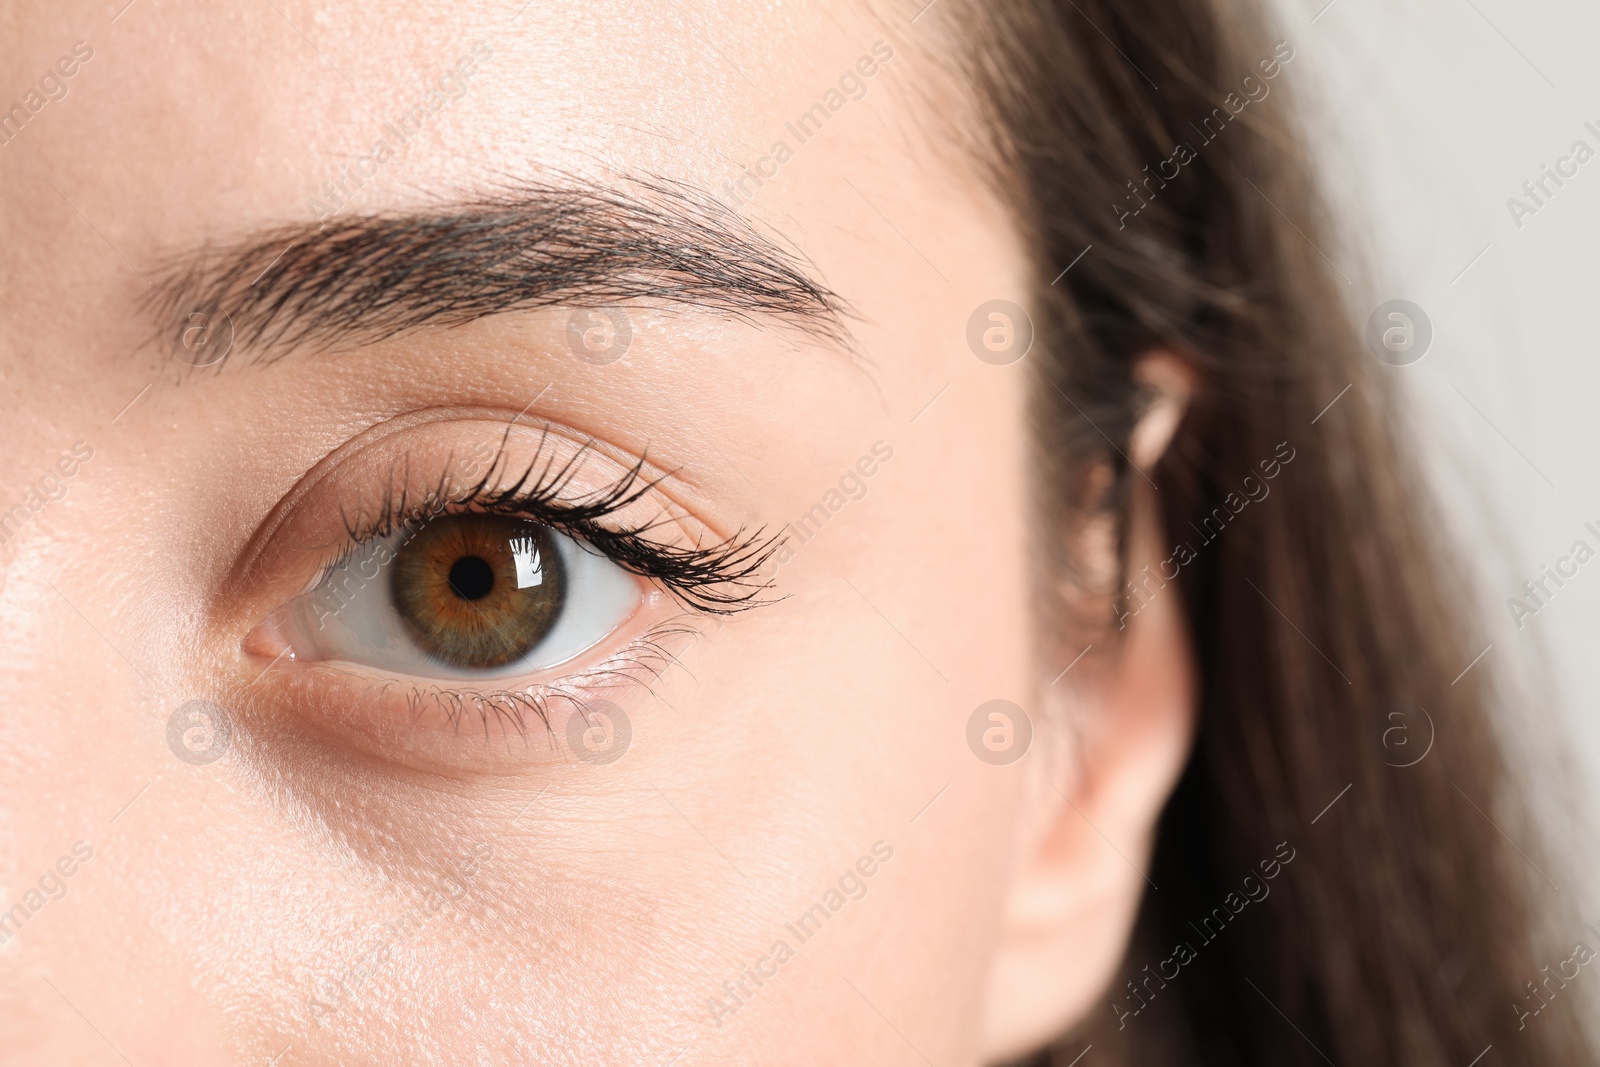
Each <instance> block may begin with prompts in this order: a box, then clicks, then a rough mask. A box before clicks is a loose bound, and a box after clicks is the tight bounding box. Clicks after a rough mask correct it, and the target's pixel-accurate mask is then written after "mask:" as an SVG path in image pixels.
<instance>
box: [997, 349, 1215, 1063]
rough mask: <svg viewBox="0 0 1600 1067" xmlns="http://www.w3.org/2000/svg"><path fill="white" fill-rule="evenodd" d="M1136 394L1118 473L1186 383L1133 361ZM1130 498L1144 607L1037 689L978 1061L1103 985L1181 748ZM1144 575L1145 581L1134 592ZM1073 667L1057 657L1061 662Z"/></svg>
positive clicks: (1027, 1045) (1184, 745)
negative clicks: (1038, 733) (1011, 872)
mask: <svg viewBox="0 0 1600 1067" xmlns="http://www.w3.org/2000/svg"><path fill="white" fill-rule="evenodd" d="M1135 378H1136V380H1138V381H1139V382H1140V384H1141V385H1143V386H1144V387H1145V388H1146V389H1147V390H1148V391H1149V392H1150V393H1151V394H1152V395H1153V397H1154V399H1153V400H1152V402H1151V403H1150V404H1149V406H1148V407H1147V408H1146V411H1145V414H1144V415H1143V416H1142V417H1141V419H1140V422H1139V423H1138V425H1137V426H1136V428H1135V430H1134V432H1133V434H1132V436H1131V438H1130V442H1129V445H1130V447H1129V459H1130V461H1131V462H1132V463H1133V464H1134V466H1135V467H1137V468H1140V469H1141V470H1148V469H1151V468H1153V467H1154V465H1155V463H1156V461H1157V460H1158V459H1159V458H1160V456H1161V454H1162V452H1163V451H1165V449H1166V447H1167V444H1168V443H1169V442H1170V441H1171V439H1172V436H1173V434H1174V432H1175V431H1176V430H1177V426H1178V423H1179V422H1180V421H1181V419H1182V416H1183V411H1184V409H1185V407H1186V405H1187V402H1188V398H1189V396H1190V394H1191V392H1192V389H1193V384H1194V378H1193V376H1192V373H1191V372H1190V371H1189V370H1188V368H1187V367H1186V366H1185V365H1184V364H1183V363H1182V362H1181V361H1179V360H1178V359H1177V358H1176V357H1174V356H1172V355H1170V354H1167V353H1154V354H1152V355H1150V356H1147V357H1145V358H1144V359H1143V360H1141V362H1140V364H1139V367H1138V369H1137V371H1136V374H1135ZM1133 494H1134V495H1133V500H1132V507H1131V514H1130V516H1129V522H1130V528H1129V531H1128V532H1129V540H1128V545H1129V555H1130V558H1129V572H1130V576H1136V575H1137V576H1139V577H1140V580H1141V581H1143V582H1145V587H1146V593H1145V594H1144V598H1143V601H1142V606H1141V607H1140V608H1139V610H1138V611H1137V613H1130V614H1128V615H1125V616H1124V617H1123V620H1122V621H1123V623H1124V626H1125V628H1124V629H1122V630H1121V631H1118V630H1116V629H1115V628H1113V629H1112V630H1111V631H1110V636H1109V637H1102V638H1099V639H1097V640H1096V642H1095V647H1094V648H1093V650H1092V654H1091V656H1092V658H1091V657H1086V658H1085V660H1084V661H1083V663H1081V664H1079V666H1078V667H1077V668H1076V669H1075V670H1073V671H1072V672H1070V673H1068V674H1066V675H1064V676H1062V677H1061V678H1060V679H1058V681H1057V683H1056V684H1055V685H1053V686H1051V687H1049V688H1050V689H1051V690H1054V691H1053V692H1050V693H1047V702H1048V703H1050V704H1054V705H1059V706H1057V707H1055V708H1053V709H1052V710H1053V711H1055V712H1057V713H1058V714H1056V715H1055V716H1054V719H1055V721H1054V727H1055V729H1056V731H1057V733H1058V735H1059V736H1058V737H1057V738H1055V739H1054V740H1055V742H1056V743H1054V744H1050V745H1041V746H1039V749H1040V752H1041V755H1043V756H1044V757H1045V758H1043V759H1041V760H1040V761H1039V764H1038V766H1037V767H1036V768H1035V769H1034V774H1035V779H1036V780H1035V781H1034V782H1033V783H1032V787H1031V788H1030V791H1029V793H1030V800H1029V801H1028V802H1027V803H1028V804H1029V809H1028V810H1026V811H1024V812H1023V818H1024V820H1025V827H1024V831H1023V834H1022V839H1023V848H1022V851H1021V853H1020V855H1019V860H1018V869H1017V872H1016V874H1015V877H1014V879H1013V882H1012V885H1011V888H1010V891H1009V893H1008V895H1007V898H1006V901H1005V913H1004V917H1003V921H1002V931H1001V940H1000V944H999V947H998V950H997V952H996V954H995V958H994V961H993V968H992V971H991V974H990V980H989V988H988V994H987V998H988V999H987V1005H986V1012H985V1040H984V1051H985V1056H986V1059H988V1060H990V1061H995V1060H1002V1059H1005V1058H1008V1057H1013V1056H1017V1055H1020V1054H1023V1053H1025V1052H1028V1051H1030V1050H1033V1049H1037V1048H1039V1047H1040V1046H1042V1045H1045V1044H1047V1043H1048V1042H1049V1041H1050V1040H1051V1039H1053V1038H1055V1037H1057V1036H1059V1035H1060V1034H1061V1033H1062V1032H1063V1031H1064V1030H1066V1029H1067V1028H1068V1027H1069V1026H1071V1025H1072V1024H1073V1023H1074V1022H1076V1021H1077V1020H1079V1019H1081V1018H1082V1017H1083V1016H1084V1014H1085V1013H1086V1012H1088V1011H1089V1010H1090V1009H1091V1007H1092V1005H1093V1002H1094V999H1095V997H1096V996H1097V995H1098V994H1099V993H1100V992H1101V991H1102V990H1104V989H1105V988H1106V987H1107V985H1109V984H1110V983H1111V981H1112V979H1113V977H1114V971H1115V969H1116V967H1117V965H1118V963H1120V962H1121V960H1122V958H1123V954H1124V952H1125V950H1126V946H1127V941H1128V937H1129V934H1130V932H1131V930H1132V927H1133V922H1134V918H1135V916H1136V914H1137V912H1138V907H1139V900H1140V897H1141V896H1142V895H1143V893H1144V891H1145V889H1146V888H1147V886H1148V885H1149V881H1148V879H1147V877H1146V872H1147V871H1148V869H1149V859H1150V854H1151V848H1152V845H1153V842H1154V837H1155V828H1156V821H1157V818H1158V817H1159V815H1160V813H1161V809H1162V807H1163V806H1164V805H1165V803H1166V800H1167V797H1168V796H1169V795H1170V794H1171V792H1172V790H1173V788H1174V787H1175V786H1176V784H1177V780H1178V777H1179V775H1180V774H1181V773H1182V770H1183V766H1184V763H1185V762H1186V760H1187V758H1188V754H1189V749H1190V746H1191V743H1192V741H1193V737H1194V728H1195V703H1196V683H1195V667H1194V661H1193V651H1192V647H1191V643H1190V636H1189V633H1188V629H1187V625H1186V623H1185V621H1184V613H1183V610H1182V604H1181V602H1180V600H1179V592H1178V587H1177V586H1176V585H1175V584H1173V583H1171V582H1170V581H1166V582H1163V580H1162V579H1161V578H1160V577H1159V574H1160V569H1159V568H1160V564H1161V563H1162V562H1163V561H1165V560H1167V558H1168V555H1169V553H1170V551H1171V546H1163V545H1162V523H1161V514H1160V501H1159V500H1158V498H1157V495H1156V492H1155V490H1154V488H1153V487H1152V486H1151V485H1150V484H1149V483H1148V482H1146V481H1145V480H1144V479H1143V478H1136V479H1135V486H1134V489H1133ZM1088 541H1089V542H1090V543H1092V544H1101V545H1114V544H1115V543H1116V539H1115V538H1114V537H1110V536H1103V537H1091V538H1089V539H1088ZM1108 551H1114V550H1109V549H1108ZM1106 562H1109V561H1106ZM1146 564H1149V567H1150V571H1149V573H1150V574H1151V575H1158V577H1156V578H1153V579H1149V578H1146V576H1145V574H1144V572H1143V568H1144V566H1145V565H1146ZM1170 568H1171V565H1170V564H1169V565H1168V573H1169V574H1170V573H1171V569H1170ZM1091 614H1093V613H1091ZM1113 639H1115V640H1114V641H1113ZM1102 643H1104V644H1105V645H1107V646H1110V645H1112V644H1113V643H1114V644H1115V647H1104V648H1102V647H1101V645H1102ZM1043 647H1051V643H1050V642H1048V641H1046V642H1044V643H1043ZM1080 651H1082V647H1081V646H1080V647H1078V648H1071V649H1063V650H1062V655H1063V659H1062V660H1061V662H1066V661H1067V660H1068V659H1070V658H1071V657H1072V656H1075V655H1077V654H1078V653H1079V652H1080ZM1086 668H1087V669H1086ZM1062 690H1065V692H1063V691H1062Z"/></svg>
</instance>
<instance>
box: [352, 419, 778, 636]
mask: <svg viewBox="0 0 1600 1067" xmlns="http://www.w3.org/2000/svg"><path fill="white" fill-rule="evenodd" d="M510 435H511V427H509V426H508V427H507V428H506V433H505V435H504V436H502V438H501V440H500V447H499V449H498V450H497V451H496V453H495V456H494V458H493V460H491V462H490V463H489V468H488V470H487V472H485V474H484V475H483V477H482V478H480V479H479V480H478V481H477V482H476V483H475V484H473V485H471V486H469V487H468V488H467V489H465V490H463V491H458V492H456V493H451V492H450V491H449V490H448V488H447V487H448V485H449V483H450V481H451V472H450V471H449V470H446V471H445V472H444V473H443V474H441V476H440V478H439V482H438V483H437V484H436V485H435V486H434V488H432V489H430V490H428V491H427V493H426V494H424V495H423V496H421V497H420V498H418V497H414V496H413V495H412V493H411V490H410V489H409V487H408V486H409V483H408V481H407V480H406V479H402V480H401V484H402V486H403V488H402V489H401V490H400V491H399V492H398V493H396V492H395V491H394V479H393V478H391V479H390V482H389V486H388V488H387V489H386V490H385V494H384V498H383V501H382V504H381V505H380V507H379V509H378V512H377V514H376V515H375V516H374V517H373V518H371V519H369V520H366V521H362V522H353V521H352V520H351V518H350V516H349V515H348V514H344V513H343V512H342V511H341V515H342V518H343V519H344V526H345V533H346V534H347V536H348V537H349V543H348V544H347V545H346V546H345V549H344V550H343V551H342V552H340V553H339V555H338V557H337V558H336V559H334V560H333V561H332V562H331V563H330V564H329V566H328V567H327V570H326V572H325V573H331V572H332V571H333V570H335V569H336V568H337V567H338V566H339V565H340V564H341V563H343V562H345V561H347V560H348V559H349V558H350V556H351V555H353V554H354V553H355V552H356V551H358V550H359V549H360V547H361V546H362V545H364V544H366V543H367V542H368V541H371V540H372V539H373V538H377V537H384V536H387V535H388V534H390V533H392V532H394V531H395V530H397V529H400V528H403V527H407V526H412V525H414V524H416V525H420V524H421V523H424V522H426V521H428V520H429V519H433V518H437V517H439V516H441V515H446V514H453V513H454V514H459V513H463V512H471V511H482V512H486V513H489V514H496V515H508V516H514V517H519V518H526V519H530V520H532V521H535V522H538V523H541V524H543V525H545V526H549V527H551V528H552V529H556V530H560V531H561V532H563V533H565V534H568V535H570V536H572V537H573V538H575V539H576V540H578V541H579V542H580V543H581V544H585V545H588V546H592V547H593V549H594V550H595V551H597V552H599V553H600V554H601V555H603V556H605V557H606V558H607V559H610V560H611V561H612V562H614V563H616V564H617V565H618V566H620V567H622V568H623V569H625V570H628V571H632V572H633V573H634V574H638V575H641V576H642V577H645V578H649V579H652V580H654V581H656V582H659V583H660V584H661V585H662V586H663V587H665V588H666V589H667V591H668V592H670V593H671V594H672V595H673V596H675V597H676V598H677V599H678V600H679V601H680V602H681V603H683V604H684V605H685V606H686V607H689V608H692V609H694V610H697V611H701V612H706V613H709V614H714V615H729V614H733V613H734V612H738V611H743V610H745V609H747V608H751V607H756V606H758V605H759V604H761V603H764V602H765V601H761V600H758V599H757V598H758V597H760V595H761V594H762V593H763V592H765V591H766V590H767V589H769V588H771V584H772V583H771V582H770V581H769V580H765V579H762V578H761V577H760V575H761V571H762V570H763V569H764V568H765V567H766V564H767V563H768V561H769V560H771V558H772V556H773V554H774V553H775V552H777V551H778V549H779V547H780V546H781V545H782V543H783V539H784V534H783V533H782V532H781V531H780V532H779V533H777V534H774V535H772V536H770V537H769V536H766V533H765V527H761V528H758V529H756V530H755V531H753V532H747V531H746V530H745V529H744V528H743V527H741V528H740V529H739V531H738V532H737V533H735V534H733V535H732V536H730V537H728V538H726V539H725V540H722V541H719V542H718V543H716V544H713V545H701V544H699V543H698V542H697V543H696V544H695V545H694V546H693V547H680V546H676V545H668V544H662V543H660V542H658V541H653V540H651V539H650V538H649V537H647V536H646V535H647V534H648V533H649V532H650V531H651V530H653V529H655V528H656V527H658V526H661V525H664V524H668V523H670V519H666V518H663V519H660V520H656V521H652V522H647V523H644V524H642V525H637V526H631V527H624V528H621V529H617V528H614V527H612V526H609V525H607V524H606V523H605V522H604V521H603V520H604V519H605V518H606V517H607V516H610V515H613V514H615V513H617V512H619V511H622V510H624V509H625V508H628V507H629V506H631V505H633V504H635V503H637V502H638V501H639V500H641V499H642V498H644V497H645V496H646V495H648V494H649V493H650V492H651V491H652V490H653V489H654V488H655V487H656V485H657V484H659V483H660V482H661V481H662V479H664V478H665V477H667V476H666V475H662V476H660V477H657V478H645V477H644V476H643V470H644V465H645V460H644V459H643V458H641V459H639V460H638V462H636V463H635V464H634V465H633V466H632V467H631V468H630V469H629V470H628V471H627V472H626V473H625V474H624V475H623V476H622V477H621V478H619V479H618V480H617V481H616V482H615V483H614V484H612V485H611V486H609V487H607V488H604V489H599V490H594V491H591V492H588V493H585V494H582V495H580V496H578V497H575V498H568V497H567V496H566V494H567V489H568V486H569V485H570V484H571V482H572V480H573V478H575V477H576V476H577V472H578V468H579V465H580V463H581V461H582V460H583V458H584V456H586V455H587V454H588V453H589V451H590V449H591V447H592V445H593V442H592V441H591V442H586V443H585V444H584V445H583V446H582V447H581V448H580V449H579V450H578V451H577V452H576V453H574V454H573V455H571V456H569V457H568V458H567V459H566V460H565V461H563V462H561V463H560V464H559V465H558V464H557V462H556V459H555V457H553V456H550V455H548V454H547V453H546V451H545V442H546V440H547V439H548V438H549V436H550V429H549V427H548V426H547V427H546V428H545V429H544V432H543V433H542V434H541V435H540V438H539V447H538V450H537V451H536V452H535V453H534V456H533V459H532V460H530V461H529V463H528V466H527V467H526V468H525V469H524V470H523V472H522V474H521V475H520V476H519V477H518V478H517V479H516V481H514V482H511V483H510V484H509V485H505V486H502V487H500V488H494V489H491V488H490V486H491V485H493V484H494V483H496V481H498V480H500V477H501V474H502V471H503V468H504V464H505V461H506V446H507V442H508V441H509V439H510Z"/></svg>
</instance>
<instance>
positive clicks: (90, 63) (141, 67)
mask: <svg viewBox="0 0 1600 1067" xmlns="http://www.w3.org/2000/svg"><path fill="white" fill-rule="evenodd" d="M8 21H10V22H11V23H12V25H11V27H10V28H9V32H7V33H6V34H4V35H3V36H4V40H5V42H6V43H5V44H3V45H0V49H3V51H4V62H3V63H0V68H3V69H4V70H5V71H7V72H8V75H10V77H8V79H7V84H6V85H4V86H0V91H4V92H7V93H13V94H15V95H16V96H17V97H18V102H19V103H23V104H24V110H25V111H26V110H27V102H28V101H29V99H30V97H29V94H31V93H36V94H37V97H36V98H37V99H41V100H42V101H43V104H42V106H41V107H40V108H39V110H38V111H37V112H29V113H28V114H27V115H26V121H25V123H16V124H14V125H15V127H16V129H17V132H16V135H15V137H14V139H13V140H11V141H10V142H8V143H7V144H5V145H4V147H3V148H0V165H4V166H7V167H8V169H9V167H10V166H13V165H17V166H28V165H29V164H30V163H31V164H32V166H33V167H36V168H37V169H38V171H39V173H40V176H43V177H48V178H49V179H50V180H51V181H52V183H53V184H54V185H55V186H56V187H57V189H58V191H59V192H60V193H62V194H65V195H66V196H68V197H70V198H71V202H72V204H73V205H74V206H75V207H76V208H77V209H79V210H81V211H82V213H83V214H85V215H86V216H88V217H89V218H91V219H95V220H96V221H97V223H98V222H99V221H100V220H101V219H103V218H106V217H107V216H115V218H113V219H112V221H111V223H110V224H111V225H113V226H115V227H116V228H117V229H119V230H120V231H121V232H122V233H123V235H124V236H127V237H128V238H130V239H131V241H132V243H133V244H134V245H135V246H138V247H140V248H146V247H149V248H153V247H157V246H176V245H181V244H183V243H185V242H186V241H188V242H191V243H192V241H193V240H196V239H198V240H206V239H210V238H213V237H216V236H218V235H226V234H228V233H229V232H231V231H234V230H244V229H248V228H250V227H253V226H257V225H260V224H262V223H263V222H267V221H272V222H279V221H285V220H315V219H317V218H318V216H319V212H322V211H327V210H334V209H339V208H343V209H345V210H354V211H373V210H381V209H384V208H387V207H393V206H397V205H402V204H404V205H408V206H410V205H421V204H426V203H427V202H429V201H430V200H433V199H438V198H447V197H452V196H457V195H461V194H463V193H467V192H475V191H480V190H482V189H483V187H484V186H485V185H486V184H491V183H493V182H494V181H495V180H496V179H498V178H504V179H508V180H512V179H516V178H520V177H525V176H529V175H540V174H550V173H567V174H578V175H584V176H596V177H599V176H604V175H607V174H614V173H628V174H649V175H653V176H657V177H665V178H669V179H672V180H674V181H681V182H685V183H688V184H692V185H694V186H698V187H701V188H704V189H706V190H709V191H711V192H712V193H713V194H716V195H719V196H721V197H722V198H723V199H729V200H732V201H733V202H734V203H735V205H736V206H740V207H743V206H745V205H744V203H743V201H744V200H746V199H749V198H752V196H753V194H754V192H755V191H756V186H755V183H754V181H753V180H752V179H751V178H750V177H748V175H750V174H751V172H752V171H754V172H756V173H757V175H758V176H759V175H760V174H761V173H762V172H765V173H768V174H770V173H771V172H772V171H773V170H776V169H779V168H780V167H781V171H782V174H781V181H773V180H770V179H765V178H764V179H763V183H764V186H766V187H764V188H762V189H761V190H760V195H759V197H754V200H755V203H754V205H753V208H752V210H754V211H756V212H767V213H773V214H782V213H783V212H785V211H788V210H790V209H791V208H792V207H793V205H792V204H790V203H789V201H790V200H791V199H792V198H793V197H795V195H796V193H797V191H798V190H800V189H804V188H805V187H807V186H809V185H813V184H815V183H816V182H817V181H818V180H819V179H822V178H823V177H825V176H826V177H831V178H832V179H833V184H835V185H837V184H839V183H838V181H837V179H838V178H839V177H840V176H845V177H848V176H849V175H850V174H852V173H857V172H859V170H860V169H861V168H862V167H866V166H871V165H872V163H873V156H875V155H881V154H882V153H881V152H873V151H871V148H872V146H873V145H875V144H876V145H883V144H884V143H885V142H887V141H891V140H892V141H894V142H903V140H904V138H905V136H906V135H905V132H904V131H905V129H906V126H907V119H908V115H909V113H910V111H911V110H912V109H911V105H910V103H909V98H908V95H907V94H906V92H905V91H904V90H905V86H906V82H907V78H908V76H909V74H910V69H909V68H910V67H911V66H912V64H911V63H909V62H907V60H906V58H905V55H906V49H905V42H904V41H903V40H902V38H903V36H904V34H905V33H906V32H907V31H908V30H910V31H911V32H915V30H914V28H913V27H911V26H910V24H909V23H906V22H904V20H899V23H898V24H893V23H891V22H889V21H884V20H880V19H878V18H877V17H876V16H875V15H874V14H873V13H872V12H871V11H870V10H868V9H867V8H866V7H865V6H864V5H861V4H848V3H828V4H819V3H805V4H802V3H796V2H794V0H790V2H787V3H785V2H782V0H770V2H766V3H728V4H715V3H680V2H678V0H663V2H644V3H640V2H629V3H620V2H619V3H604V2H601V3H595V2H583V3H560V2H555V3H552V2H548V0H534V2H531V3H528V2H525V0H506V2H496V3H492V4H490V3H454V2H453V3H448V4H447V3H431V4H404V5H402V4H379V5H365V4H363V5H332V4H322V3H315V2H304V0H273V2H271V3H268V2H263V3H260V4H248V5H232V4H229V5H223V4H220V3H218V4H209V5H208V4H201V5H192V4H180V3H171V2H165V0H134V2H133V3H132V4H130V5H129V6H127V7H125V8H121V9H120V12H119V11H118V10H117V9H116V8H114V7H108V6H106V5H103V4H77V5H68V6H66V7H63V6H61V5H57V4H45V3H32V4H23V5H19V6H18V7H15V8H13V9H12V12H11V13H10V15H9V17H8ZM78 42H82V44H81V45H80V44H78ZM875 42H883V44H882V45H881V46H880V48H879V52H878V57H877V58H875V57H874V56H873V45H874V43H875ZM75 46H77V54H76V57H75V55H74V47H75ZM885 51H888V52H892V53H893V54H894V56H895V59H892V60H890V61H889V62H887V63H884V62H882V61H881V57H882V56H883V55H884V54H885ZM85 55H89V58H83V57H84V56H85ZM63 60H65V61H66V62H65V63H61V61H63ZM863 60H865V62H862V61H863ZM896 61H898V63H897V62H896ZM58 64H59V65H58ZM74 67H75V68H76V69H75V70H74V71H73V73H72V74H71V75H70V76H64V75H62V74H61V73H60V72H61V71H64V70H68V69H72V68H74ZM868 70H870V71H871V72H872V73H871V74H870V75H868V74H864V73H863V72H864V71H868ZM41 80H42V81H43V82H44V83H45V86H44V88H43V90H42V91H41V89H40V86H39V85H38V84H37V83H39V82H40V81H41ZM841 83H842V85H841ZM56 94H64V95H62V96H61V98H60V99H53V98H52V96H53V95H56ZM818 105H820V107H819V106H818ZM802 120H807V121H802ZM10 132H11V130H9V129H8V130H7V133H10ZM780 143H782V144H784V145H785V146H786V151H783V152H781V153H780V154H783V155H785V156H787V157H789V158H785V159H784V160H783V161H782V163H781V164H779V163H777V162H775V161H774V160H773V158H772V157H773V155H774V150H775V149H776V148H777V146H778V145H779V144H780ZM18 156H27V157H29V158H28V160H26V161H25V160H22V159H16V158H14V157H18ZM741 179H744V187H743V190H742V191H741V190H740V188H739V182H740V180H741ZM779 185H781V186H782V188H776V187H773V186H779ZM840 187H841V188H844V187H843V186H840ZM43 192H44V193H46V194H47V195H50V190H49V189H48V188H44V189H43ZM846 192H848V189H846ZM91 207H92V208H97V209H99V210H98V212H96V211H92V210H90V209H91ZM102 228H104V227H102ZM107 235H108V236H112V235H111V234H110V233H109V232H108V234H107ZM119 247H120V244H119ZM123 251H124V252H125V253H126V254H127V255H128V257H129V259H131V260H133V262H134V264H136V265H137V266H139V267H141V268H142V267H143V266H144V262H143V261H142V260H140V259H139V258H138V257H137V256H136V255H134V253H133V250H131V249H126V248H124V249H123Z"/></svg>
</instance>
